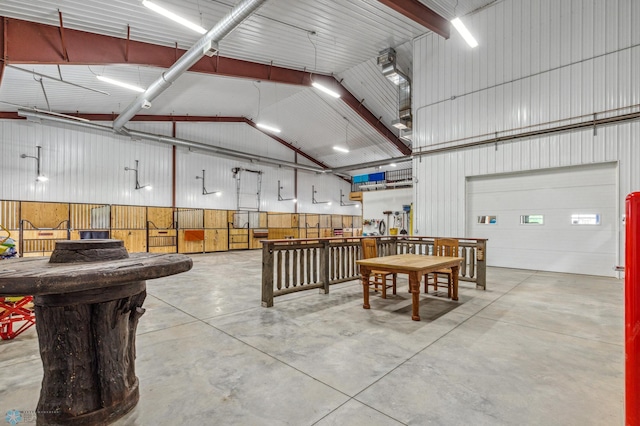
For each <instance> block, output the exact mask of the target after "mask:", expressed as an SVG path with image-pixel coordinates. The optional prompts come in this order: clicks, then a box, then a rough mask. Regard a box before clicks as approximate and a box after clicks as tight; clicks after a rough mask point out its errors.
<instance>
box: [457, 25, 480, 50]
mask: <svg viewBox="0 0 640 426" xmlns="http://www.w3.org/2000/svg"><path fill="white" fill-rule="evenodd" d="M451 23H452V24H453V26H454V27H455V28H456V30H458V32H459V33H460V35H461V36H462V38H463V39H464V41H466V42H467V44H468V45H469V46H470V47H471V48H474V47H476V46H477V45H478V42H477V41H476V39H475V38H473V36H472V35H471V33H470V32H469V30H468V29H467V27H465V26H464V24H463V23H462V21H461V20H460V18H455V19H453V20H452V21H451Z"/></svg>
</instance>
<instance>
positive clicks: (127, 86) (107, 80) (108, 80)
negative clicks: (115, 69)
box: [96, 75, 144, 93]
mask: <svg viewBox="0 0 640 426" xmlns="http://www.w3.org/2000/svg"><path fill="white" fill-rule="evenodd" d="M96 77H97V78H98V80H100V81H104V82H105V83H109V84H113V85H114V86H120V87H124V88H125V89H129V90H133V91H135V92H140V93H142V92H144V89H143V88H142V87H138V86H134V85H133V84H129V83H123V82H122V81H118V80H114V79H112V78H109V77H105V76H103V75H98V76H96Z"/></svg>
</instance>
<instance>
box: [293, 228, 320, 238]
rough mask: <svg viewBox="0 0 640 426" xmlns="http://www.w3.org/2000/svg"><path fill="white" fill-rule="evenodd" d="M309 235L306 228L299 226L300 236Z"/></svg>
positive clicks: (305, 236)
mask: <svg viewBox="0 0 640 426" xmlns="http://www.w3.org/2000/svg"><path fill="white" fill-rule="evenodd" d="M307 235H308V233H307V229H306V228H298V238H307ZM316 236H317V235H316Z"/></svg>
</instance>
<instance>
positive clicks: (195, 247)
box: [178, 229, 205, 253]
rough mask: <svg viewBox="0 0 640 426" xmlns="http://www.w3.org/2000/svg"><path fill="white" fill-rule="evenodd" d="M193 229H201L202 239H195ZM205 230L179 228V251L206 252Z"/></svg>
mask: <svg viewBox="0 0 640 426" xmlns="http://www.w3.org/2000/svg"><path fill="white" fill-rule="evenodd" d="M193 231H201V232H202V239H196V240H194V239H193V237H192V235H193V234H194V232H193ZM204 242H205V231H204V229H179V230H178V252H179V253H204Z"/></svg>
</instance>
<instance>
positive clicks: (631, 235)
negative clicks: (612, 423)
mask: <svg viewBox="0 0 640 426" xmlns="http://www.w3.org/2000/svg"><path fill="white" fill-rule="evenodd" d="M626 228H627V229H626V244H625V265H624V269H625V283H624V288H625V290H624V300H625V304H624V306H625V313H624V318H625V327H624V328H625V354H626V367H625V383H626V384H625V412H626V422H625V424H626V425H627V426H638V425H640V192H633V193H631V194H629V195H628V196H627V201H626Z"/></svg>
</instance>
